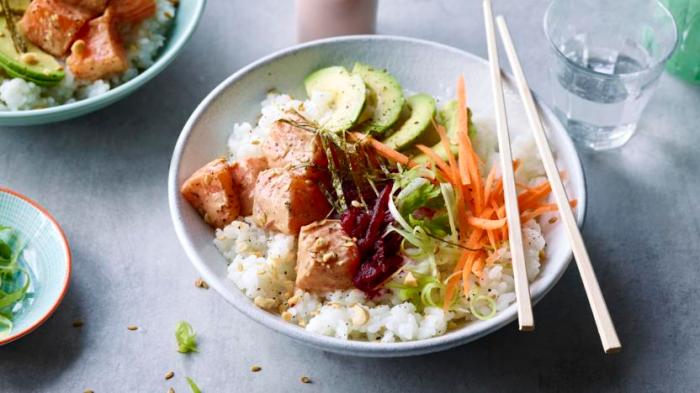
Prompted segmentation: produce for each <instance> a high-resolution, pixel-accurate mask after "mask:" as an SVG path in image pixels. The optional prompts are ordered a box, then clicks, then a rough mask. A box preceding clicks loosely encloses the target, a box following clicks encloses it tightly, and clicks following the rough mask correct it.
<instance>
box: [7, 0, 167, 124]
mask: <svg viewBox="0 0 700 393" xmlns="http://www.w3.org/2000/svg"><path fill="white" fill-rule="evenodd" d="M176 12H177V7H175V6H174V5H173V3H172V2H171V1H170V0H156V15H155V16H154V17H153V18H150V19H148V20H146V21H144V22H143V23H142V24H141V26H140V27H139V30H138V32H137V34H136V35H135V38H134V39H133V41H130V42H127V43H126V44H125V45H126V51H127V59H128V60H129V68H128V69H127V70H126V71H125V72H124V73H122V74H120V75H118V76H115V77H113V78H111V79H109V80H97V81H94V82H90V81H81V80H76V79H75V78H74V77H73V75H72V74H71V72H70V69H69V68H68V67H65V74H66V76H65V78H63V80H62V81H61V82H60V83H59V84H58V85H57V86H54V87H42V86H37V85H35V84H34V83H32V82H28V81H25V80H24V79H21V78H10V77H7V76H6V75H5V74H4V73H2V71H0V111H18V110H29V109H40V108H48V107H52V106H58V105H63V104H68V103H71V102H74V101H78V100H84V99H86V98H91V97H96V96H99V95H101V94H104V93H106V92H108V91H109V90H111V89H113V88H114V87H116V86H118V85H120V84H122V83H124V82H126V81H128V80H130V79H133V78H134V77H135V76H137V75H138V74H139V72H141V71H143V70H145V69H146V68H148V67H150V66H151V65H153V63H154V62H155V60H156V58H157V57H158V52H159V50H160V49H161V48H162V47H163V45H164V44H165V41H166V35H167V33H168V30H169V28H170V26H171V25H172V21H173V19H174V16H175V13H176Z"/></svg>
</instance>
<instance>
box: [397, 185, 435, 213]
mask: <svg viewBox="0 0 700 393" xmlns="http://www.w3.org/2000/svg"><path fill="white" fill-rule="evenodd" d="M404 191H405V192H404ZM440 195H441V193H440V189H439V188H438V187H437V186H435V185H433V184H432V183H431V182H430V181H428V180H427V179H425V178H422V177H421V178H418V179H416V180H414V181H413V182H412V183H411V184H409V185H408V187H406V188H404V189H403V190H401V192H400V193H399V195H398V196H397V198H398V207H399V212H401V214H402V215H403V216H404V217H406V216H408V215H410V214H411V213H413V212H414V211H416V210H417V209H418V208H421V207H439V204H438V205H437V206H436V204H435V203H432V204H431V203H430V202H435V201H433V200H434V199H436V198H438V197H439V196H440Z"/></svg>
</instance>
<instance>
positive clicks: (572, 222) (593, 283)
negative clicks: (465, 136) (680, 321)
mask: <svg viewBox="0 0 700 393" xmlns="http://www.w3.org/2000/svg"><path fill="white" fill-rule="evenodd" d="M496 24H497V25H498V31H499V33H500V36H501V41H502V42H503V46H504V48H505V51H506V55H507V56H508V62H509V63H510V68H511V69H512V71H513V74H514V75H515V81H516V84H517V86H518V92H519V93H520V98H521V99H522V101H523V105H524V106H525V112H526V114H527V119H528V122H529V124H530V128H532V132H533V134H534V137H535V143H536V144H537V149H538V151H539V153H540V156H541V158H542V163H543V165H544V169H545V172H546V173H547V177H548V178H549V182H550V184H551V185H552V192H553V193H554V199H555V200H556V202H557V206H558V207H559V214H560V215H561V218H562V221H563V222H564V227H565V228H566V234H567V236H568V238H569V242H570V243H571V249H572V251H573V253H574V258H575V259H576V265H577V266H578V270H579V274H580V275H581V280H582V281H583V287H584V289H585V290H586V296H587V297H588V303H589V304H590V305H591V310H592V311H593V318H594V319H595V323H596V327H597V328H598V334H599V335H600V340H601V342H602V343H603V349H604V350H605V353H613V352H618V351H619V350H620V349H621V348H622V345H621V344H620V340H619V339H618V337H617V332H615V325H614V324H613V322H612V319H611V318H610V313H609V312H608V307H607V305H606V304H605V299H604V298H603V294H602V292H601V291H600V286H599V285H598V279H597V278H596V276H595V272H594V271H593V265H592V264H591V260H590V258H589V256H588V252H587V251H586V245H585V244H584V243H583V237H582V236H581V232H580V231H579V229H578V226H577V225H576V219H575V218H574V213H573V211H572V209H571V207H570V206H569V200H568V198H567V196H566V191H565V190H564V185H563V183H562V181H561V176H560V175H559V170H558V169H557V165H556V163H555V162H554V156H553V154H552V150H551V148H550V147H549V142H548V141H547V136H546V135H545V132H544V127H543V125H542V119H540V116H539V114H538V112H537V107H536V106H535V100H534V99H533V98H532V93H531V91H530V88H529V87H528V84H527V80H526V79H525V74H524V73H523V69H522V66H521V65H520V60H519V59H518V54H517V52H516V51H515V47H514V46H513V40H512V38H511V36H510V32H509V31H508V26H507V25H506V21H505V19H503V16H498V17H497V18H496Z"/></svg>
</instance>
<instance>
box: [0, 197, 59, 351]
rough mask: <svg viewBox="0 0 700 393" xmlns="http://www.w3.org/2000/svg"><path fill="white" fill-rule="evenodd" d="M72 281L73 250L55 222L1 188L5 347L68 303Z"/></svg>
mask: <svg viewBox="0 0 700 393" xmlns="http://www.w3.org/2000/svg"><path fill="white" fill-rule="evenodd" d="M70 275H71V253H70V248H69V246H68V241H67V240H66V237H65V235H64V233H63V230H62V229H61V227H60V226H59V225H58V223H57V222H56V220H55V219H54V218H53V217H52V216H51V215H50V214H49V213H48V212H47V211H46V210H45V209H44V208H43V207H41V206H39V205H38V204H37V203H36V202H34V201H32V200H31V199H29V198H27V197H25V196H23V195H21V194H19V193H17V192H15V191H12V190H9V189H4V188H0V279H1V280H0V291H1V292H0V345H4V344H7V343H9V342H12V341H14V340H17V339H19V338H21V337H23V336H25V335H27V334H29V333H31V332H32V331H34V330H35V329H36V328H38V327H39V326H41V324H42V323H44V322H45V321H46V320H47V319H48V318H49V317H50V316H51V315H52V314H53V313H54V311H56V309H57V308H58V305H59V304H60V303H61V300H63V297H64V296H65V294H66V292H67V291H68V284H69V281H70ZM13 294H21V296H14V295H13ZM18 298H19V299H18Z"/></svg>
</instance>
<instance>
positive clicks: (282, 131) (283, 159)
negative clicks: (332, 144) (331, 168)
mask: <svg viewBox="0 0 700 393" xmlns="http://www.w3.org/2000/svg"><path fill="white" fill-rule="evenodd" d="M262 151H263V153H264V154H265V156H266V157H267V162H268V164H269V165H270V168H294V169H295V170H302V171H303V172H306V173H309V174H311V173H314V174H317V173H318V170H320V169H325V168H326V167H327V165H328V164H327V161H326V155H325V153H324V152H323V146H322V144H321V141H320V139H319V137H318V135H316V134H315V133H314V132H312V131H309V130H305V129H303V128H301V127H297V126H296V125H293V124H291V123H290V122H289V121H285V120H278V121H276V122H274V123H273V124H272V126H271V128H270V134H269V135H268V137H267V138H266V139H265V141H263V144H262Z"/></svg>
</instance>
